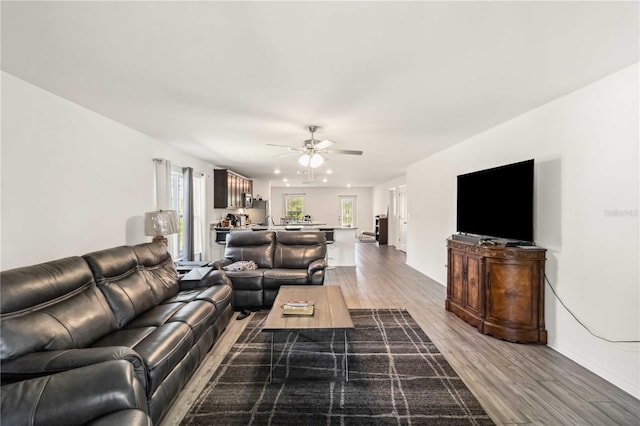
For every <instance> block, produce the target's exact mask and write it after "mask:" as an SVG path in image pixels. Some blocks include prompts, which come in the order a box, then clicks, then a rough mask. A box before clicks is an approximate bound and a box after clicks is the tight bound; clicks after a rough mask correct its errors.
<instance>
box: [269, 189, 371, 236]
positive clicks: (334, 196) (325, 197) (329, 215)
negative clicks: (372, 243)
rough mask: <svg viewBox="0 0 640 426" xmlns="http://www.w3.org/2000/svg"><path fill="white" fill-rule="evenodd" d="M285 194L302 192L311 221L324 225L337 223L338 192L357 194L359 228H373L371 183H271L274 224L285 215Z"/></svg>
mask: <svg viewBox="0 0 640 426" xmlns="http://www.w3.org/2000/svg"><path fill="white" fill-rule="evenodd" d="M284 194H305V199H304V203H305V205H304V210H305V214H308V215H311V219H312V220H313V221H314V222H322V223H326V224H327V226H334V227H337V226H340V221H339V217H340V215H341V211H340V198H339V197H340V196H341V195H348V196H354V195H355V196H356V197H357V203H358V205H357V212H356V214H357V218H358V219H357V220H358V223H357V226H358V228H359V230H360V231H367V230H369V231H370V230H372V229H373V213H372V211H373V210H372V188H371V187H358V188H356V187H354V188H340V187H327V188H324V187H308V186H305V187H272V188H271V213H272V215H273V220H274V221H275V223H276V225H277V224H279V223H280V218H282V217H284V216H285V215H284Z"/></svg>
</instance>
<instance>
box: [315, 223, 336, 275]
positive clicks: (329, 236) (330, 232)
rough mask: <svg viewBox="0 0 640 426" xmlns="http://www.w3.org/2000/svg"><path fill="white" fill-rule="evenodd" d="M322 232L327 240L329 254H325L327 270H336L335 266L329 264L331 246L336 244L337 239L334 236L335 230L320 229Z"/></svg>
mask: <svg viewBox="0 0 640 426" xmlns="http://www.w3.org/2000/svg"><path fill="white" fill-rule="evenodd" d="M318 229H319V230H320V231H321V232H324V235H325V237H326V239H327V254H325V260H326V261H327V269H336V267H335V266H331V265H330V264H329V247H328V246H329V245H330V244H333V243H335V242H336V241H335V239H334V236H333V233H334V232H335V231H334V228H318Z"/></svg>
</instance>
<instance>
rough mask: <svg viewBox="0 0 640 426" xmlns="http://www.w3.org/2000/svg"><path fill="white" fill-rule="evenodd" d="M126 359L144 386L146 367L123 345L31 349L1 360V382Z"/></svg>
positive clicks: (139, 358) (134, 353)
mask: <svg viewBox="0 0 640 426" xmlns="http://www.w3.org/2000/svg"><path fill="white" fill-rule="evenodd" d="M111 360H125V361H128V362H129V363H130V364H131V365H132V366H133V369H134V371H135V373H136V376H137V377H138V380H139V381H140V383H141V384H142V386H143V387H144V388H145V389H146V388H147V369H146V367H145V365H144V362H143V361H142V358H141V357H140V355H138V353H137V352H135V351H134V350H133V349H131V348H128V347H126V346H105V347H101V348H82V349H67V350H60V351H45V352H32V353H28V354H25V355H23V356H21V357H19V358H15V359H12V360H11V361H7V362H4V363H2V371H1V375H2V384H3V385H4V384H7V383H14V382H18V381H21V380H26V379H32V378H35V377H41V376H45V375H49V374H53V373H59V372H61V371H66V370H71V369H74V368H78V367H84V366H89V365H94V364H98V363H100V362H104V361H111Z"/></svg>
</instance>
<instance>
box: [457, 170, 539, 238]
mask: <svg viewBox="0 0 640 426" xmlns="http://www.w3.org/2000/svg"><path fill="white" fill-rule="evenodd" d="M457 200H458V204H457V231H458V232H459V233H463V234H475V235H479V236H483V237H493V238H501V239H507V240H517V241H526V242H532V241H533V160H527V161H522V162H519V163H513V164H508V165H506V166H500V167H495V168H492V169H487V170H480V171H477V172H473V173H467V174H463V175H459V176H458V196H457Z"/></svg>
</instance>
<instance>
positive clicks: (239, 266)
mask: <svg viewBox="0 0 640 426" xmlns="http://www.w3.org/2000/svg"><path fill="white" fill-rule="evenodd" d="M222 269H224V270H225V271H231V272H239V271H252V270H254V269H258V265H257V264H256V262H254V261H253V260H240V261H238V262H235V263H232V264H231V265H227V266H225V267H224V268H222Z"/></svg>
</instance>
